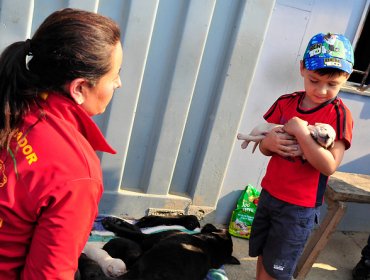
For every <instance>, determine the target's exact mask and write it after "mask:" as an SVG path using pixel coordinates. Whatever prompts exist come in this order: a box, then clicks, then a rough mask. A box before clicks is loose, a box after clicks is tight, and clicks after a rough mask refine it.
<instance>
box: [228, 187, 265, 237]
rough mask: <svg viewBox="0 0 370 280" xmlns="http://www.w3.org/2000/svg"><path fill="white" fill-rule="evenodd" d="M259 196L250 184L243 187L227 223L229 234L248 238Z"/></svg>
mask: <svg viewBox="0 0 370 280" xmlns="http://www.w3.org/2000/svg"><path fill="white" fill-rule="evenodd" d="M259 196H260V192H259V191H258V190H257V189H256V188H255V187H253V186H252V185H249V184H248V186H246V187H245V189H244V191H243V192H242V194H241V196H240V197H239V199H238V203H237V205H236V209H235V210H234V211H233V214H232V216H231V220H230V224H229V232H230V234H231V235H233V236H237V237H241V238H247V239H249V237H250V234H251V228H252V222H253V219H254V214H255V213H256V210H257V205H258V199H259Z"/></svg>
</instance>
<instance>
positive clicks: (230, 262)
mask: <svg viewBox="0 0 370 280" xmlns="http://www.w3.org/2000/svg"><path fill="white" fill-rule="evenodd" d="M226 264H240V261H239V260H238V259H237V258H235V257H234V256H230V258H229V259H228V260H226Z"/></svg>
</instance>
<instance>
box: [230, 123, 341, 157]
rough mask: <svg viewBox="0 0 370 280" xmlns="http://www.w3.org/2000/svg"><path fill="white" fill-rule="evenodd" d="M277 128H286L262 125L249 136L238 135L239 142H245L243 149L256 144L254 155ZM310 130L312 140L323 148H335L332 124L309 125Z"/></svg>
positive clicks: (270, 124)
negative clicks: (258, 147)
mask: <svg viewBox="0 0 370 280" xmlns="http://www.w3.org/2000/svg"><path fill="white" fill-rule="evenodd" d="M275 127H284V125H281V124H274V123H262V124H259V125H257V126H256V127H254V128H253V129H252V131H251V132H250V133H249V134H242V133H238V135H237V138H238V140H243V143H242V144H241V147H242V149H245V148H247V147H248V144H249V143H250V142H255V144H254V147H253V149H252V153H254V151H255V150H256V148H257V146H258V144H259V143H260V142H261V141H262V139H263V138H265V136H266V135H267V134H268V133H269V132H270V131H271V130H272V129H274V128H275ZM308 129H309V130H310V133H311V136H312V138H313V139H315V141H316V142H317V143H318V144H319V145H320V146H321V147H324V148H325V149H328V148H331V147H333V146H334V140H335V136H336V133H335V130H334V128H333V127H332V126H331V125H330V124H326V123H315V125H308Z"/></svg>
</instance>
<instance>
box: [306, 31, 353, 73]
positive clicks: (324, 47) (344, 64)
mask: <svg viewBox="0 0 370 280" xmlns="http://www.w3.org/2000/svg"><path fill="white" fill-rule="evenodd" d="M303 61H304V65H305V68H306V69H308V70H318V69H322V68H337V69H340V70H342V71H345V72H347V73H348V74H351V73H352V71H353V64H354V55H353V48H352V45H351V42H350V41H349V40H348V39H347V38H346V37H344V36H343V35H341V34H335V33H327V34H323V33H320V34H317V35H315V36H313V37H312V38H311V40H310V42H309V43H308V45H307V49H306V51H305V53H304V56H303Z"/></svg>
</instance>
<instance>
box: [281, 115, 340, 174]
mask: <svg viewBox="0 0 370 280" xmlns="http://www.w3.org/2000/svg"><path fill="white" fill-rule="evenodd" d="M284 131H285V132H287V133H289V134H291V135H294V136H295V138H296V139H297V141H298V143H299V146H300V148H301V150H302V152H303V154H304V156H305V158H306V159H307V161H308V162H309V163H310V164H311V165H312V166H313V167H314V168H316V169H317V170H318V171H320V172H321V173H322V174H324V175H326V176H330V175H332V174H333V173H334V172H335V170H336V169H337V168H338V166H339V164H340V163H341V161H342V159H343V154H344V151H345V145H344V143H343V141H335V144H334V147H333V148H331V149H329V150H326V149H325V148H323V147H321V146H320V145H318V144H317V143H316V142H315V140H314V139H313V138H312V137H311V135H310V131H309V130H308V127H307V122H306V121H304V120H302V119H300V118H298V117H294V118H292V119H290V120H289V121H288V122H287V123H286V124H285V125H284Z"/></svg>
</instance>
